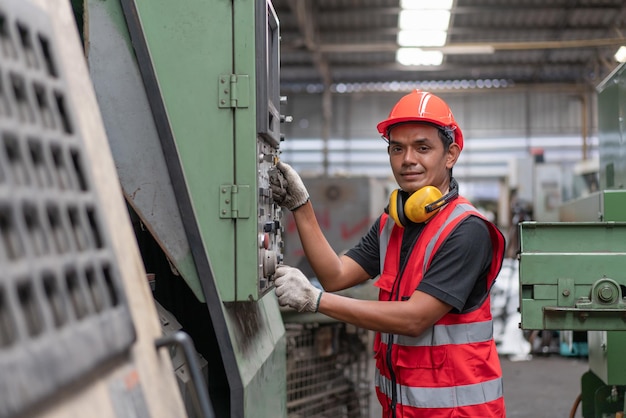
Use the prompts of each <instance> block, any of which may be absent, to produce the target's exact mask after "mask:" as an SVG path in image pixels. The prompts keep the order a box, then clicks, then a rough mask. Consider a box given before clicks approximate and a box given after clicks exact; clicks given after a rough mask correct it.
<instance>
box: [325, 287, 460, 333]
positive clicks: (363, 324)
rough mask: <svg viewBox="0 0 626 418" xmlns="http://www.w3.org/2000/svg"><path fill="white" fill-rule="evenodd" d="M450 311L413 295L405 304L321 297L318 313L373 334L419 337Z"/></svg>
mask: <svg viewBox="0 0 626 418" xmlns="http://www.w3.org/2000/svg"><path fill="white" fill-rule="evenodd" d="M451 308H452V307H451V306H450V305H448V304H446V303H443V302H441V301H440V300H439V299H437V298H434V297H432V296H430V295H428V294H427V293H424V292H420V291H415V292H414V293H413V295H412V296H411V298H410V299H409V300H407V301H404V302H396V301H391V302H385V301H370V300H358V299H351V298H347V297H343V296H339V295H335V294H332V293H323V294H322V297H321V299H320V304H319V312H321V313H323V314H325V315H328V316H330V317H332V318H335V319H337V320H340V321H344V322H348V323H350V324H353V325H355V326H357V327H360V328H366V329H370V330H373V331H380V332H387V333H392V334H402V335H408V336H411V337H417V336H419V335H420V334H421V333H422V332H424V330H426V329H427V328H429V327H431V326H432V325H433V324H434V323H435V322H437V321H438V320H439V319H441V317H443V316H444V315H445V314H446V313H448V312H449V311H450V309H451Z"/></svg>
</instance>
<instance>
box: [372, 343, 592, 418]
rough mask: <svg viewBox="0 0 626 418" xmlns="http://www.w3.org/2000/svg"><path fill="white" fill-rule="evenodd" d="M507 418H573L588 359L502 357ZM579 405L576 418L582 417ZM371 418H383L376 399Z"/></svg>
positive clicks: (558, 356)
mask: <svg viewBox="0 0 626 418" xmlns="http://www.w3.org/2000/svg"><path fill="white" fill-rule="evenodd" d="M500 360H501V363H502V375H503V378H504V401H505V403H506V411H507V418H537V417H541V418H552V417H554V418H560V417H569V414H570V411H571V410H572V407H573V406H574V403H575V402H576V398H577V396H578V394H579V393H580V377H581V376H582V375H583V373H585V372H586V371H587V370H588V368H589V367H588V363H587V359H586V358H576V357H565V356H560V355H558V354H551V355H549V356H538V355H534V356H533V357H532V359H531V360H528V361H511V360H509V359H508V357H507V356H502V357H501V359H500ZM581 409H582V406H580V405H578V408H577V411H576V415H575V417H576V418H581V417H582V413H581ZM370 417H371V418H380V417H381V410H380V405H379V404H378V401H377V400H376V397H375V396H374V397H372V399H371V401H370Z"/></svg>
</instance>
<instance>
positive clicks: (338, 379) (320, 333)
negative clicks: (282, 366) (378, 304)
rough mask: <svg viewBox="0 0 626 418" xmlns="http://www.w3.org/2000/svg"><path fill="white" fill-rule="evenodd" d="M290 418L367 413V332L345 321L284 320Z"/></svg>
mask: <svg viewBox="0 0 626 418" xmlns="http://www.w3.org/2000/svg"><path fill="white" fill-rule="evenodd" d="M286 333H287V412H288V416H289V417H291V418H304V417H306V418H314V417H333V418H342V417H343V418H357V417H369V399H370V395H371V389H370V384H371V381H372V376H371V375H372V373H371V362H370V358H371V353H370V351H371V350H370V347H371V338H370V337H371V333H370V332H369V331H367V330H364V329H361V328H356V327H354V326H351V325H348V324H344V323H334V322H333V323H328V324H320V323H308V324H286Z"/></svg>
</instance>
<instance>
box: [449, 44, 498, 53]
mask: <svg viewBox="0 0 626 418" xmlns="http://www.w3.org/2000/svg"><path fill="white" fill-rule="evenodd" d="M438 50H439V51H441V52H443V53H444V54H450V55H474V54H493V53H494V52H496V49H495V48H494V47H493V45H486V44H485V45H472V44H468V45H463V44H458V45H448V46H442V47H441V48H438Z"/></svg>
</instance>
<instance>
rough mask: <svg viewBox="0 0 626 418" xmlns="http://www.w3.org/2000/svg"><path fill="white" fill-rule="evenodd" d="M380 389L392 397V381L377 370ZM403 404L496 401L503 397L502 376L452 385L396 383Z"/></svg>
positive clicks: (424, 405) (446, 405) (451, 405)
mask: <svg viewBox="0 0 626 418" xmlns="http://www.w3.org/2000/svg"><path fill="white" fill-rule="evenodd" d="M375 382H376V386H377V387H378V390H380V391H381V392H382V393H384V394H385V395H386V396H387V397H391V389H392V388H391V381H390V380H389V379H387V378H386V377H384V376H383V375H381V374H380V372H379V371H378V370H376V377H375ZM396 393H398V394H399V398H400V399H399V401H400V403H401V404H402V405H406V406H411V407H414V408H456V407H463V406H470V405H478V404H483V403H487V402H491V401H495V400H496V399H499V398H501V397H502V394H503V389H502V378H497V379H493V380H488V381H486V382H481V383H476V384H473V385H464V386H452V387H439V388H430V387H410V386H404V385H398V384H397V385H396Z"/></svg>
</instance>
